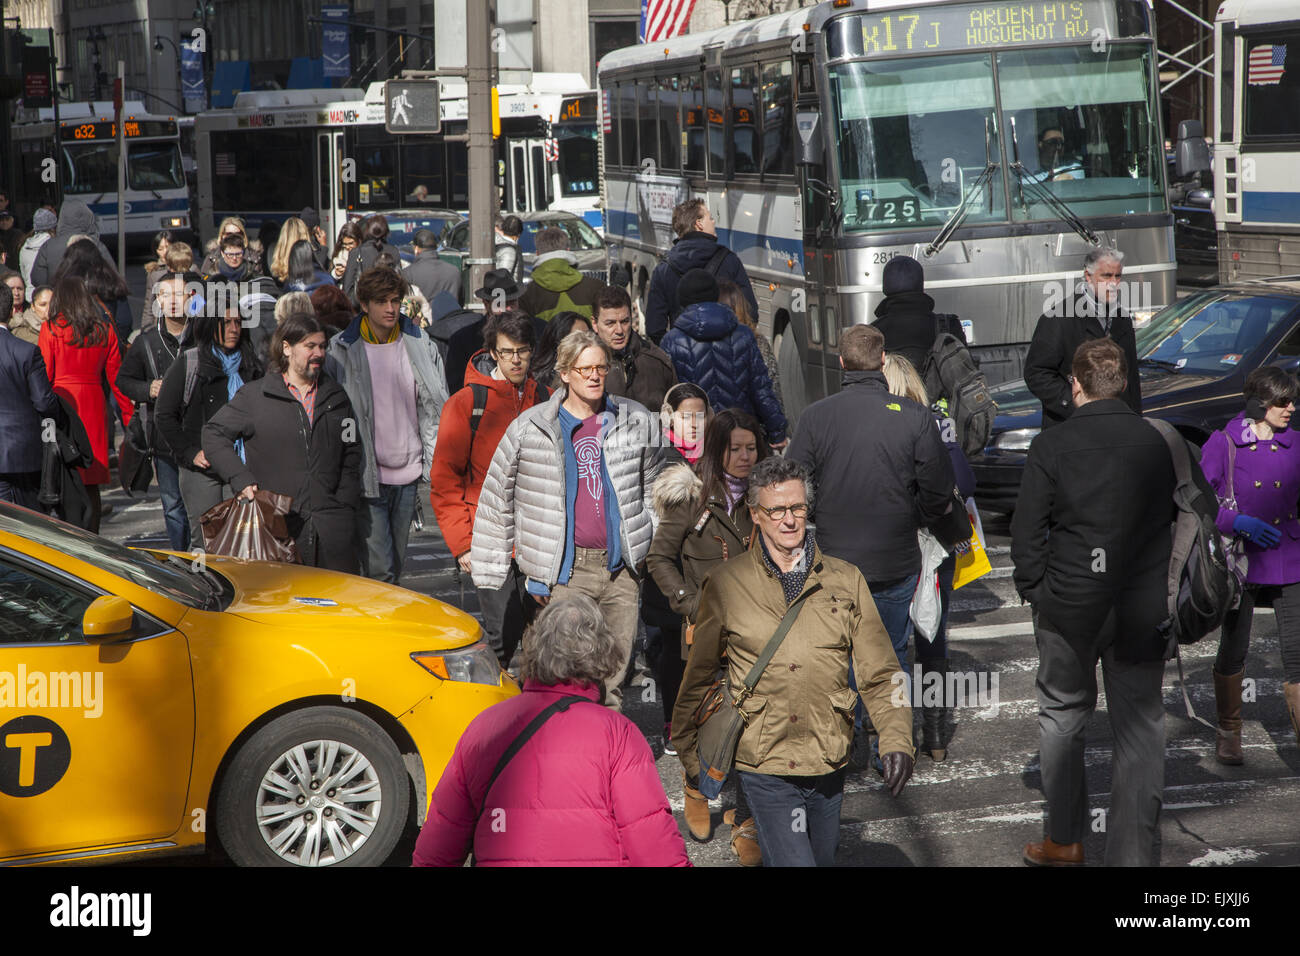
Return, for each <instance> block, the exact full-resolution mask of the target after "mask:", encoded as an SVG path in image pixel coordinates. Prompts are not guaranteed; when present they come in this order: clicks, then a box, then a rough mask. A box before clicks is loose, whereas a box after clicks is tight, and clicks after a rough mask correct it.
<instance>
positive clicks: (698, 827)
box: [682, 773, 713, 843]
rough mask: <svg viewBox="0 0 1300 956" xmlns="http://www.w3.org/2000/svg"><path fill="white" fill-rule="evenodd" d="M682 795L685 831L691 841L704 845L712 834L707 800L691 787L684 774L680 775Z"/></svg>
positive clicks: (711, 822)
mask: <svg viewBox="0 0 1300 956" xmlns="http://www.w3.org/2000/svg"><path fill="white" fill-rule="evenodd" d="M682 793H683V794H684V795H685V797H686V808H685V812H684V814H683V815H684V816H685V817H686V829H687V831H688V832H689V833H690V835H691V839H692V840H695V841H696V842H697V843H705V842H707V841H708V839H709V836H710V835H711V834H712V832H713V821H712V819H711V818H710V816H709V798H708V797H706V796H705V795H704V794H702V793H700V791H698V790H695V789H693V788H692V787H691V785H690V783H689V782H688V781H687V780H686V774H685V773H683V774H682Z"/></svg>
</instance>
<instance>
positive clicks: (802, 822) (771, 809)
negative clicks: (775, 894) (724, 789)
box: [740, 770, 844, 866]
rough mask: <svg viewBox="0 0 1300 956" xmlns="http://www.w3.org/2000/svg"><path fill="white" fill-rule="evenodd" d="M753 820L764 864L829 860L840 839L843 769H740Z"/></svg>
mask: <svg viewBox="0 0 1300 956" xmlns="http://www.w3.org/2000/svg"><path fill="white" fill-rule="evenodd" d="M740 785H741V787H743V788H744V791H745V797H746V798H747V799H748V800H749V808H750V812H751V813H753V815H754V822H755V823H756V824H757V825H758V845H759V847H760V849H762V851H763V865H764V866H834V865H835V849H836V847H838V846H839V843H840V805H841V804H842V803H843V802H844V771H843V770H836V771H834V772H833V773H828V774H823V775H822V776H820V777H777V776H773V775H772V774H766V773H749V772H748V771H745V770H742V771H740Z"/></svg>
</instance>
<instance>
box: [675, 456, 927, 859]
mask: <svg viewBox="0 0 1300 956" xmlns="http://www.w3.org/2000/svg"><path fill="white" fill-rule="evenodd" d="M745 500H746V503H747V504H748V505H749V512H750V515H751V516H752V517H753V519H754V525H755V527H756V528H757V529H758V531H759V538H758V540H759V547H757V548H750V549H749V550H748V551H747V552H745V553H744V554H742V555H739V556H737V557H735V558H732V559H731V560H730V561H726V562H724V563H722V564H721V565H719V566H718V567H717V569H716V570H714V571H713V572H712V573H711V574H710V575H709V576H708V578H706V579H705V582H704V587H703V590H702V591H701V592H700V607H699V612H698V614H697V616H696V623H695V634H694V643H693V645H692V647H691V654H690V659H689V660H688V661H687V662H686V673H685V674H684V675H683V677H682V684H681V690H680V691H679V692H678V696H677V705H676V707H675V708H674V709H673V728H672V740H673V744H674V746H676V748H677V752H678V756H679V757H680V758H681V761H682V767H683V768H684V769H685V771H686V785H687V786H689V787H692V788H695V789H698V784H699V779H700V772H701V766H700V760H699V755H698V753H697V752H696V744H697V740H698V736H699V728H698V727H697V726H696V723H695V713H696V710H697V709H698V708H699V706H700V704H701V702H702V701H703V700H704V698H705V695H706V694H707V692H708V689H709V687H710V686H711V685H712V683H713V681H714V678H715V677H716V676H717V673H718V670H719V668H721V667H723V666H724V664H725V667H726V669H727V678H726V684H725V686H726V688H727V690H726V692H727V693H730V694H732V697H733V700H734V701H735V703H736V706H737V707H738V708H739V709H740V711H741V713H742V714H744V715H745V728H744V730H743V731H742V732H741V737H740V743H739V745H738V746H737V748H736V762H735V769H736V770H737V771H739V773H740V783H741V786H742V787H744V790H745V796H746V798H747V799H748V800H749V805H750V807H751V808H752V810H753V812H754V819H755V822H756V823H757V825H758V842H759V846H760V847H761V848H762V851H763V862H764V864H765V865H767V866H831V865H832V864H834V862H835V849H836V846H837V845H838V843H839V826H840V804H841V802H842V800H843V796H844V774H845V770H846V764H847V761H848V753H849V743H850V741H851V740H852V738H853V709H854V704H855V701H856V699H857V698H858V697H859V696H860V697H861V700H862V702H863V704H864V705H865V706H866V708H867V710H868V711H869V712H870V713H871V718H872V720H873V721H874V722H875V725H876V728H877V729H878V730H879V732H880V751H881V754H882V755H883V763H884V777H885V786H886V787H887V788H888V789H889V791H890V793H891V794H893V795H894V796H895V797H896V796H898V794H899V793H901V792H902V789H903V786H904V784H906V783H907V781H908V778H910V777H911V775H912V765H913V761H914V759H915V753H916V752H915V750H914V749H913V747H912V710H911V708H910V707H909V706H907V704H906V703H905V702H896V701H894V700H893V699H892V698H893V697H894V696H895V695H894V694H893V688H894V687H896V686H898V684H899V683H900V682H902V681H903V680H904V678H903V676H902V673H901V671H900V670H899V668H898V660H897V658H896V657H895V656H894V651H893V648H892V647H891V646H890V643H889V635H888V634H887V633H886V631H885V627H884V625H883V624H882V623H881V621H880V615H879V614H878V613H877V612H876V606H875V602H874V601H872V599H871V590H870V588H869V587H868V586H867V581H866V579H865V578H864V577H863V576H862V572H861V571H859V570H858V569H857V568H856V567H854V566H853V565H852V564H850V563H849V562H847V561H841V560H839V559H837V558H832V557H830V556H829V555H826V554H823V553H822V551H821V549H820V548H819V547H818V546H817V542H816V541H815V539H814V537H813V535H810V534H808V512H809V508H810V507H811V506H812V501H813V489H812V482H811V480H810V479H809V476H808V471H807V470H806V469H805V468H804V467H803V466H802V465H801V464H799V463H798V462H796V461H793V460H791V459H789V458H779V457H777V458H765V459H764V460H763V461H760V462H759V463H758V464H757V465H755V466H754V468H753V470H752V471H751V472H750V473H749V490H748V492H747V495H746V499H745ZM791 616H792V617H793V623H792V624H790V626H789V630H788V632H787V633H786V635H785V638H784V640H782V641H781V642H780V644H779V645H778V646H777V647H776V648H775V652H774V653H773V654H771V656H770V659H769V661H768V664H767V666H766V667H765V668H763V670H762V672H761V673H760V674H759V675H758V678H757V682H756V683H755V684H754V689H753V693H752V695H750V696H746V695H745V694H743V693H741V694H739V696H738V695H737V689H738V688H740V687H742V685H743V683H744V681H745V678H746V677H747V676H748V675H749V673H750V671H751V669H753V668H754V666H755V664H756V663H757V661H758V659H759V657H760V656H761V655H764V651H765V648H766V647H767V645H768V642H769V641H770V640H771V638H772V637H773V635H774V634H775V633H776V632H777V629H778V628H779V627H781V626H782V624H783V619H784V620H785V621H786V622H789V621H790V618H791ZM724 652H725V653H726V658H725V662H724V658H723V653H724ZM850 664H852V666H853V668H854V669H855V671H856V673H857V682H858V688H859V690H858V691H857V692H855V691H854V690H853V689H852V688H851V687H850V686H849V667H850ZM792 821H801V822H802V824H803V825H802V826H792V825H791V822H792Z"/></svg>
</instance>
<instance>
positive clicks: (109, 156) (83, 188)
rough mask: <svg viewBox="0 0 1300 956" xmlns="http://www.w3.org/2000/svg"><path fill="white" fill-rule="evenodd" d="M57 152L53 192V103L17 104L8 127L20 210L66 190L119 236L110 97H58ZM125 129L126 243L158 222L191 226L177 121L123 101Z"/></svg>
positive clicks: (109, 235) (110, 234) (102, 229)
mask: <svg viewBox="0 0 1300 956" xmlns="http://www.w3.org/2000/svg"><path fill="white" fill-rule="evenodd" d="M59 127H60V129H59V139H60V154H59V156H58V157H57V166H58V185H59V186H61V187H62V196H60V195H59V194H58V191H57V189H56V183H55V179H54V176H53V173H54V168H53V166H52V165H51V164H50V163H48V162H47V160H49V159H53V158H55V137H54V113H53V110H51V109H41V110H39V111H36V110H30V111H27V115H23V114H22V113H21V111H20V116H19V121H18V122H16V123H15V124H14V126H13V127H12V141H13V150H14V157H15V162H14V165H13V170H14V193H15V196H16V198H18V199H19V200H20V203H19V206H20V208H19V212H20V214H21V215H22V216H23V217H24V224H26V222H27V221H28V220H27V218H26V217H30V215H31V214H32V213H33V212H34V211H35V209H36V207H37V206H39V205H41V203H43V202H50V203H53V204H55V205H56V206H57V205H58V204H60V203H61V202H62V200H63V199H64V198H76V199H80V200H82V201H83V202H85V203H86V205H87V206H89V207H90V210H91V212H93V213H94V214H95V224H96V226H97V227H98V229H99V234H100V237H101V238H103V239H104V240H105V241H106V242H109V243H113V242H116V238H117V128H116V124H115V123H114V121H113V104H112V103H61V104H59ZM122 128H123V132H124V133H125V137H126V190H125V192H124V193H123V203H124V204H125V207H126V223H125V227H126V228H125V231H126V239H127V243H128V244H129V245H132V244H138V243H140V242H147V241H148V240H149V239H150V238H152V236H153V235H154V234H155V233H157V232H158V231H159V230H160V229H170V230H172V231H174V232H179V233H182V234H187V233H189V231H190V229H191V226H192V221H191V218H190V198H189V190H188V189H187V188H186V183H185V167H184V164H183V161H182V158H181V149H180V132H179V123H178V121H177V118H176V117H175V116H159V115H153V114H150V113H146V112H145V109H144V105H143V104H142V103H139V102H132V101H128V102H126V103H124V104H123V109H122Z"/></svg>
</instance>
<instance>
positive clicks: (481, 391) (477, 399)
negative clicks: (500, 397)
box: [465, 382, 551, 481]
mask: <svg viewBox="0 0 1300 956" xmlns="http://www.w3.org/2000/svg"><path fill="white" fill-rule="evenodd" d="M469 388H470V392H471V393H472V394H473V396H474V410H473V411H472V412H470V413H469V452H468V453H467V454H466V456H465V460H466V461H468V462H469V467H470V480H471V481H473V479H474V471H473V469H474V461H473V458H474V436H475V435H477V434H478V426H479V422H481V421H482V420H483V412H485V411H486V410H487V400H488V387H487V386H486V385H484V384H483V383H482V382H471V383H470V386H469ZM550 397H551V390H550V389H549V388H547V387H546V386H545V385H543V384H542V383H541V382H538V383H537V393H536V399H535V400H534V402H533V404H534V405H540V404H542V402H544V401H546V400H547V399H548V398H550Z"/></svg>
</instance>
